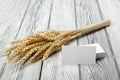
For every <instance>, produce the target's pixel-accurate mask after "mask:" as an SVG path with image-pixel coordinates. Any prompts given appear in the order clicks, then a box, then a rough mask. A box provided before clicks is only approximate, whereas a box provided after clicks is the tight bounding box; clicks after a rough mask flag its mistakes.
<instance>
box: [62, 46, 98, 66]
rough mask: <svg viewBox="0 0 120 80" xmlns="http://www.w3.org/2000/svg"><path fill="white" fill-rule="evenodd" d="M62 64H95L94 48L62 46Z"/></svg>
mask: <svg viewBox="0 0 120 80" xmlns="http://www.w3.org/2000/svg"><path fill="white" fill-rule="evenodd" d="M61 53H62V64H63V65H71V64H72V65H73V64H95V63H96V47H95V46H63V47H62V51H61Z"/></svg>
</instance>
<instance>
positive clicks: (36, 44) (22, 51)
mask: <svg viewBox="0 0 120 80" xmlns="http://www.w3.org/2000/svg"><path fill="white" fill-rule="evenodd" d="M45 43H47V42H45V41H42V42H36V43H33V44H31V45H28V46H26V47H25V48H23V49H22V50H21V53H25V52H27V51H29V50H30V49H32V48H34V47H36V46H41V45H44V44H45Z"/></svg>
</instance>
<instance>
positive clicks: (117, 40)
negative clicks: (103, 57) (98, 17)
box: [98, 0, 120, 76]
mask: <svg viewBox="0 0 120 80" xmlns="http://www.w3.org/2000/svg"><path fill="white" fill-rule="evenodd" d="M98 5H99V7H100V10H101V14H102V16H103V18H109V19H111V21H112V25H111V26H110V27H109V28H107V34H108V39H109V42H110V44H111V51H112V52H113V54H112V57H113V58H114V60H115V62H116V65H117V66H118V69H119V76H120V37H119V36H120V35H119V34H120V22H119V21H120V9H119V8H120V1H119V0H116V1H114V0H104V1H101V0H98Z"/></svg>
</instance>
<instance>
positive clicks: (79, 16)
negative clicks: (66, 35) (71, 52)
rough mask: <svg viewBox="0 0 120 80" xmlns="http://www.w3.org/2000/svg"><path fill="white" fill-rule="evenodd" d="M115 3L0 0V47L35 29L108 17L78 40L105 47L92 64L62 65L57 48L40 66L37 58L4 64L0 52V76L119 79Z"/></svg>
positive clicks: (16, 79) (1, 79)
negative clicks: (107, 23) (101, 26)
mask: <svg viewBox="0 0 120 80" xmlns="http://www.w3.org/2000/svg"><path fill="white" fill-rule="evenodd" d="M52 2H53V4H52ZM74 2H75V5H74ZM51 5H52V6H51ZM119 7H120V2H119V0H31V1H29V0H0V11H1V12H0V50H2V49H4V48H5V47H7V46H9V45H7V44H8V42H9V41H10V40H12V39H14V38H21V37H23V36H25V35H27V34H31V33H33V32H34V31H36V30H41V29H48V28H49V29H60V30H70V29H76V27H77V28H79V27H80V26H84V25H88V24H91V23H94V22H97V21H100V20H101V19H102V17H103V18H110V19H111V20H112V25H111V27H109V28H106V30H100V31H98V32H95V33H92V34H89V35H86V36H83V37H80V38H79V40H78V41H79V42H78V44H79V45H80V44H89V43H96V42H98V43H99V44H100V45H101V46H102V47H103V48H104V49H105V51H106V52H107V55H108V57H107V58H105V59H103V60H100V61H97V64H96V65H80V66H78V65H72V66H62V65H61V53H60V52H59V53H56V54H55V55H53V56H51V57H50V58H48V59H47V60H46V61H44V63H43V66H42V65H41V64H42V63H41V61H38V62H36V63H34V64H28V63H26V64H25V65H15V64H14V63H15V62H16V60H17V59H15V60H13V61H12V62H10V63H8V64H5V63H4V60H5V59H6V57H7V56H6V55H4V56H3V55H0V80H120V78H119V76H120V61H119V58H120V56H119V53H120V49H119V48H120V47H119V44H120V38H119V34H120V31H119V30H120V27H119V26H120V23H119V22H118V21H120V15H119V13H120V10H119ZM99 8H100V11H99ZM51 10H52V13H51ZM76 21H77V22H76ZM76 23H77V24H76ZM69 45H77V42H76V41H74V42H72V43H70V44H69ZM41 67H42V70H41ZM41 71H42V72H41Z"/></svg>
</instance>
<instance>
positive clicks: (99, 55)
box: [80, 43, 106, 59]
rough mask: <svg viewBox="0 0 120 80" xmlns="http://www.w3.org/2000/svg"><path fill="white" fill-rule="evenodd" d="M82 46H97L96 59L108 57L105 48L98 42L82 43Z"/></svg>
mask: <svg viewBox="0 0 120 80" xmlns="http://www.w3.org/2000/svg"><path fill="white" fill-rule="evenodd" d="M80 46H95V47H96V59H102V58H105V57H106V53H105V50H104V49H103V48H102V47H101V46H100V45H99V44H98V43H95V44H87V45H80Z"/></svg>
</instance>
